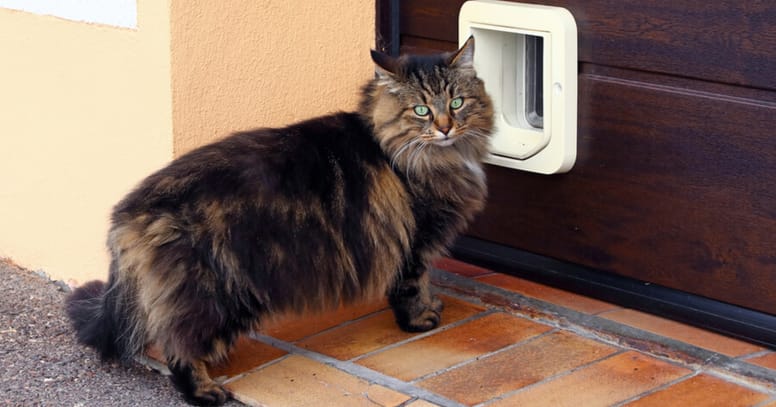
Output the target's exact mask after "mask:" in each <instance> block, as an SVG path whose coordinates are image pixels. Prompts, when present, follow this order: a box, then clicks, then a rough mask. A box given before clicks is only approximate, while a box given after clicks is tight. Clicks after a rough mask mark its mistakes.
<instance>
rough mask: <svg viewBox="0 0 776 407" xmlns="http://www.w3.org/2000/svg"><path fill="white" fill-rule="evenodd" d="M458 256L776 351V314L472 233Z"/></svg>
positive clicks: (462, 241) (461, 240)
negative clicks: (485, 238)
mask: <svg viewBox="0 0 776 407" xmlns="http://www.w3.org/2000/svg"><path fill="white" fill-rule="evenodd" d="M452 254H453V257H454V258H456V259H459V260H462V261H465V262H468V263H472V264H475V265H478V266H482V267H485V268H488V269H490V270H493V271H497V272H500V273H505V274H511V275H514V276H518V277H521V278H525V279H528V280H533V281H536V282H539V283H542V284H547V285H550V286H553V287H557V288H560V289H564V290H567V291H572V292H575V293H578V294H582V295H585V296H588V297H592V298H597V299H600V300H603V301H607V302H611V303H614V304H617V305H620V306H623V307H628V308H633V309H636V310H639V311H644V312H648V313H650V314H655V315H659V316H662V317H665V318H669V319H673V320H677V321H680V322H684V323H687V324H691V325H695V326H698V327H701V328H704V329H708V330H710V331H714V332H719V333H721V334H725V335H728V336H733V337H736V338H740V339H744V340H746V341H749V342H753V343H756V344H759V345H762V346H766V347H768V348H770V349H776V315H770V314H766V313H763V312H758V311H754V310H751V309H747V308H742V307H738V306H735V305H731V304H727V303H723V302H721V301H716V300H712V299H709V298H706V297H701V296H698V295H694V294H689V293H686V292H683V291H679V290H675V289H671V288H667V287H663V286H660V285H657V284H652V283H648V282H644V281H638V280H635V279H631V278H627V277H622V276H618V275H614V274H611V273H605V272H602V271H598V270H594V269H591V268H588V267H584V266H580V265H576V264H571V263H566V262H562V261H559V260H555V259H551V258H548V257H544V256H539V255H536V254H533V253H528V252H525V251H521V250H518V249H514V248H511V247H507V246H503V245H499V244H495V243H490V242H486V241H484V240H480V239H475V238H471V237H467V236H464V237H461V238H459V239H458V241H457V242H456V243H455V246H454V247H453V250H452Z"/></svg>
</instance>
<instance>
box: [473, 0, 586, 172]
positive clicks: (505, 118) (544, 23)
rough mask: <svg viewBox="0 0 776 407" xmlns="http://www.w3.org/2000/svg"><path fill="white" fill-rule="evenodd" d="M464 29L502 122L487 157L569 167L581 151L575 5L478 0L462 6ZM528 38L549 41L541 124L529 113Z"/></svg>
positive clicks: (531, 167)
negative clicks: (572, 10)
mask: <svg viewBox="0 0 776 407" xmlns="http://www.w3.org/2000/svg"><path fill="white" fill-rule="evenodd" d="M458 33H459V34H458V35H459V43H460V44H463V43H464V42H465V41H466V39H467V38H469V36H470V35H473V36H474V37H475V49H474V66H475V69H476V70H477V74H478V76H479V77H480V78H482V79H483V81H484V82H485V89H486V90H487V92H488V93H489V94H490V96H491V98H492V99H493V105H494V110H495V123H496V129H495V131H494V134H493V139H492V142H491V154H490V156H489V157H488V158H487V160H486V161H487V162H489V163H491V164H495V165H500V166H504V167H510V168H515V169H519V170H524V171H530V172H536V173H541V174H554V173H563V172H568V171H569V170H570V169H571V167H573V166H574V162H575V160H576V156H577V26H576V22H575V21H574V17H573V16H572V15H571V13H570V12H569V11H568V10H566V9H565V8H562V7H550V6H542V5H535V4H523V3H512V2H507V1H495V0H472V1H467V2H466V3H464V5H463V6H462V7H461V11H460V14H459V17H458ZM527 38H529V39H537V38H538V39H540V41H541V44H542V49H543V52H542V55H543V57H542V61H541V65H538V66H540V67H541V71H542V73H541V84H539V83H536V84H534V85H533V86H541V94H542V96H543V101H542V102H541V105H542V109H543V117H542V119H541V124H540V125H536V124H532V123H531V121H530V120H528V119H527V117H526V109H525V106H526V103H528V102H526V94H527V93H528V92H529V86H531V85H530V84H528V83H527V81H530V80H531V79H527V78H528V77H529V74H528V73H527V72H529V68H527V66H528V64H527V61H528V62H530V61H529V60H530V57H526V55H530V53H529V52H527V51H526V49H527V48H526V42H527V40H526V39H527ZM535 66H536V65H535ZM532 78H533V80H535V81H538V79H537V78H539V76H536V75H534V76H532Z"/></svg>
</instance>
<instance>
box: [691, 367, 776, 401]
mask: <svg viewBox="0 0 776 407" xmlns="http://www.w3.org/2000/svg"><path fill="white" fill-rule="evenodd" d="M702 373H704V374H707V375H709V376H712V377H716V378H717V379H721V380H724V381H726V382H728V383H732V384H735V385H738V386H741V387H745V388H747V389H749V390H754V391H756V392H759V393H764V394H768V395H771V396H774V395H776V389H774V388H771V387H768V386H763V385H760V384H758V383H751V382H749V381H746V380H743V379H741V378H740V377H738V376H735V375H733V374H729V372H728V371H727V370H722V371H720V370H719V369H708V370H707V369H704V370H703V371H702Z"/></svg>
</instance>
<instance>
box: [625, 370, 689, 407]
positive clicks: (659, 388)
mask: <svg viewBox="0 0 776 407" xmlns="http://www.w3.org/2000/svg"><path fill="white" fill-rule="evenodd" d="M700 374H701V371H700V370H692V371H690V373H688V374H686V375H684V376H681V377H678V378H676V379H674V380H671V381H669V382H666V383H663V384H661V385H660V386H657V387H653V388H651V389H649V390H645V391H643V392H641V393H639V394H637V395H635V396H632V397H629V398H627V399H625V400H622V401H618V402H616V403H614V404H612V405H611V407H623V406H625V405H627V404H629V403H632V402H634V401H637V400H641V399H642V398H644V397H647V396H649V395H651V394H655V393H658V392H661V391H663V390H665V389H667V388H669V387H671V386H673V385H675V384H679V383H681V382H683V381H685V380H690V379H692V378H693V377H696V376H698V375H700Z"/></svg>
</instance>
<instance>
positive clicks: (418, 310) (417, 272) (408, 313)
mask: <svg viewBox="0 0 776 407" xmlns="http://www.w3.org/2000/svg"><path fill="white" fill-rule="evenodd" d="M429 279H430V278H429V273H428V270H427V269H426V268H425V267H418V268H413V267H407V268H405V269H404V271H403V272H402V276H401V277H400V278H399V279H398V280H397V281H396V282H395V283H394V285H393V287H392V288H391V289H390V291H389V292H388V302H389V303H390V305H391V309H392V310H393V314H394V316H395V317H396V323H397V324H398V325H399V327H400V328H401V329H403V330H405V331H407V332H425V331H429V330H431V329H434V328H436V327H437V326H438V325H439V322H440V321H441V319H442V308H443V307H444V306H443V304H442V301H441V300H440V299H439V298H438V297H437V296H436V295H434V294H433V293H432V292H431V287H430V283H429Z"/></svg>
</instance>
